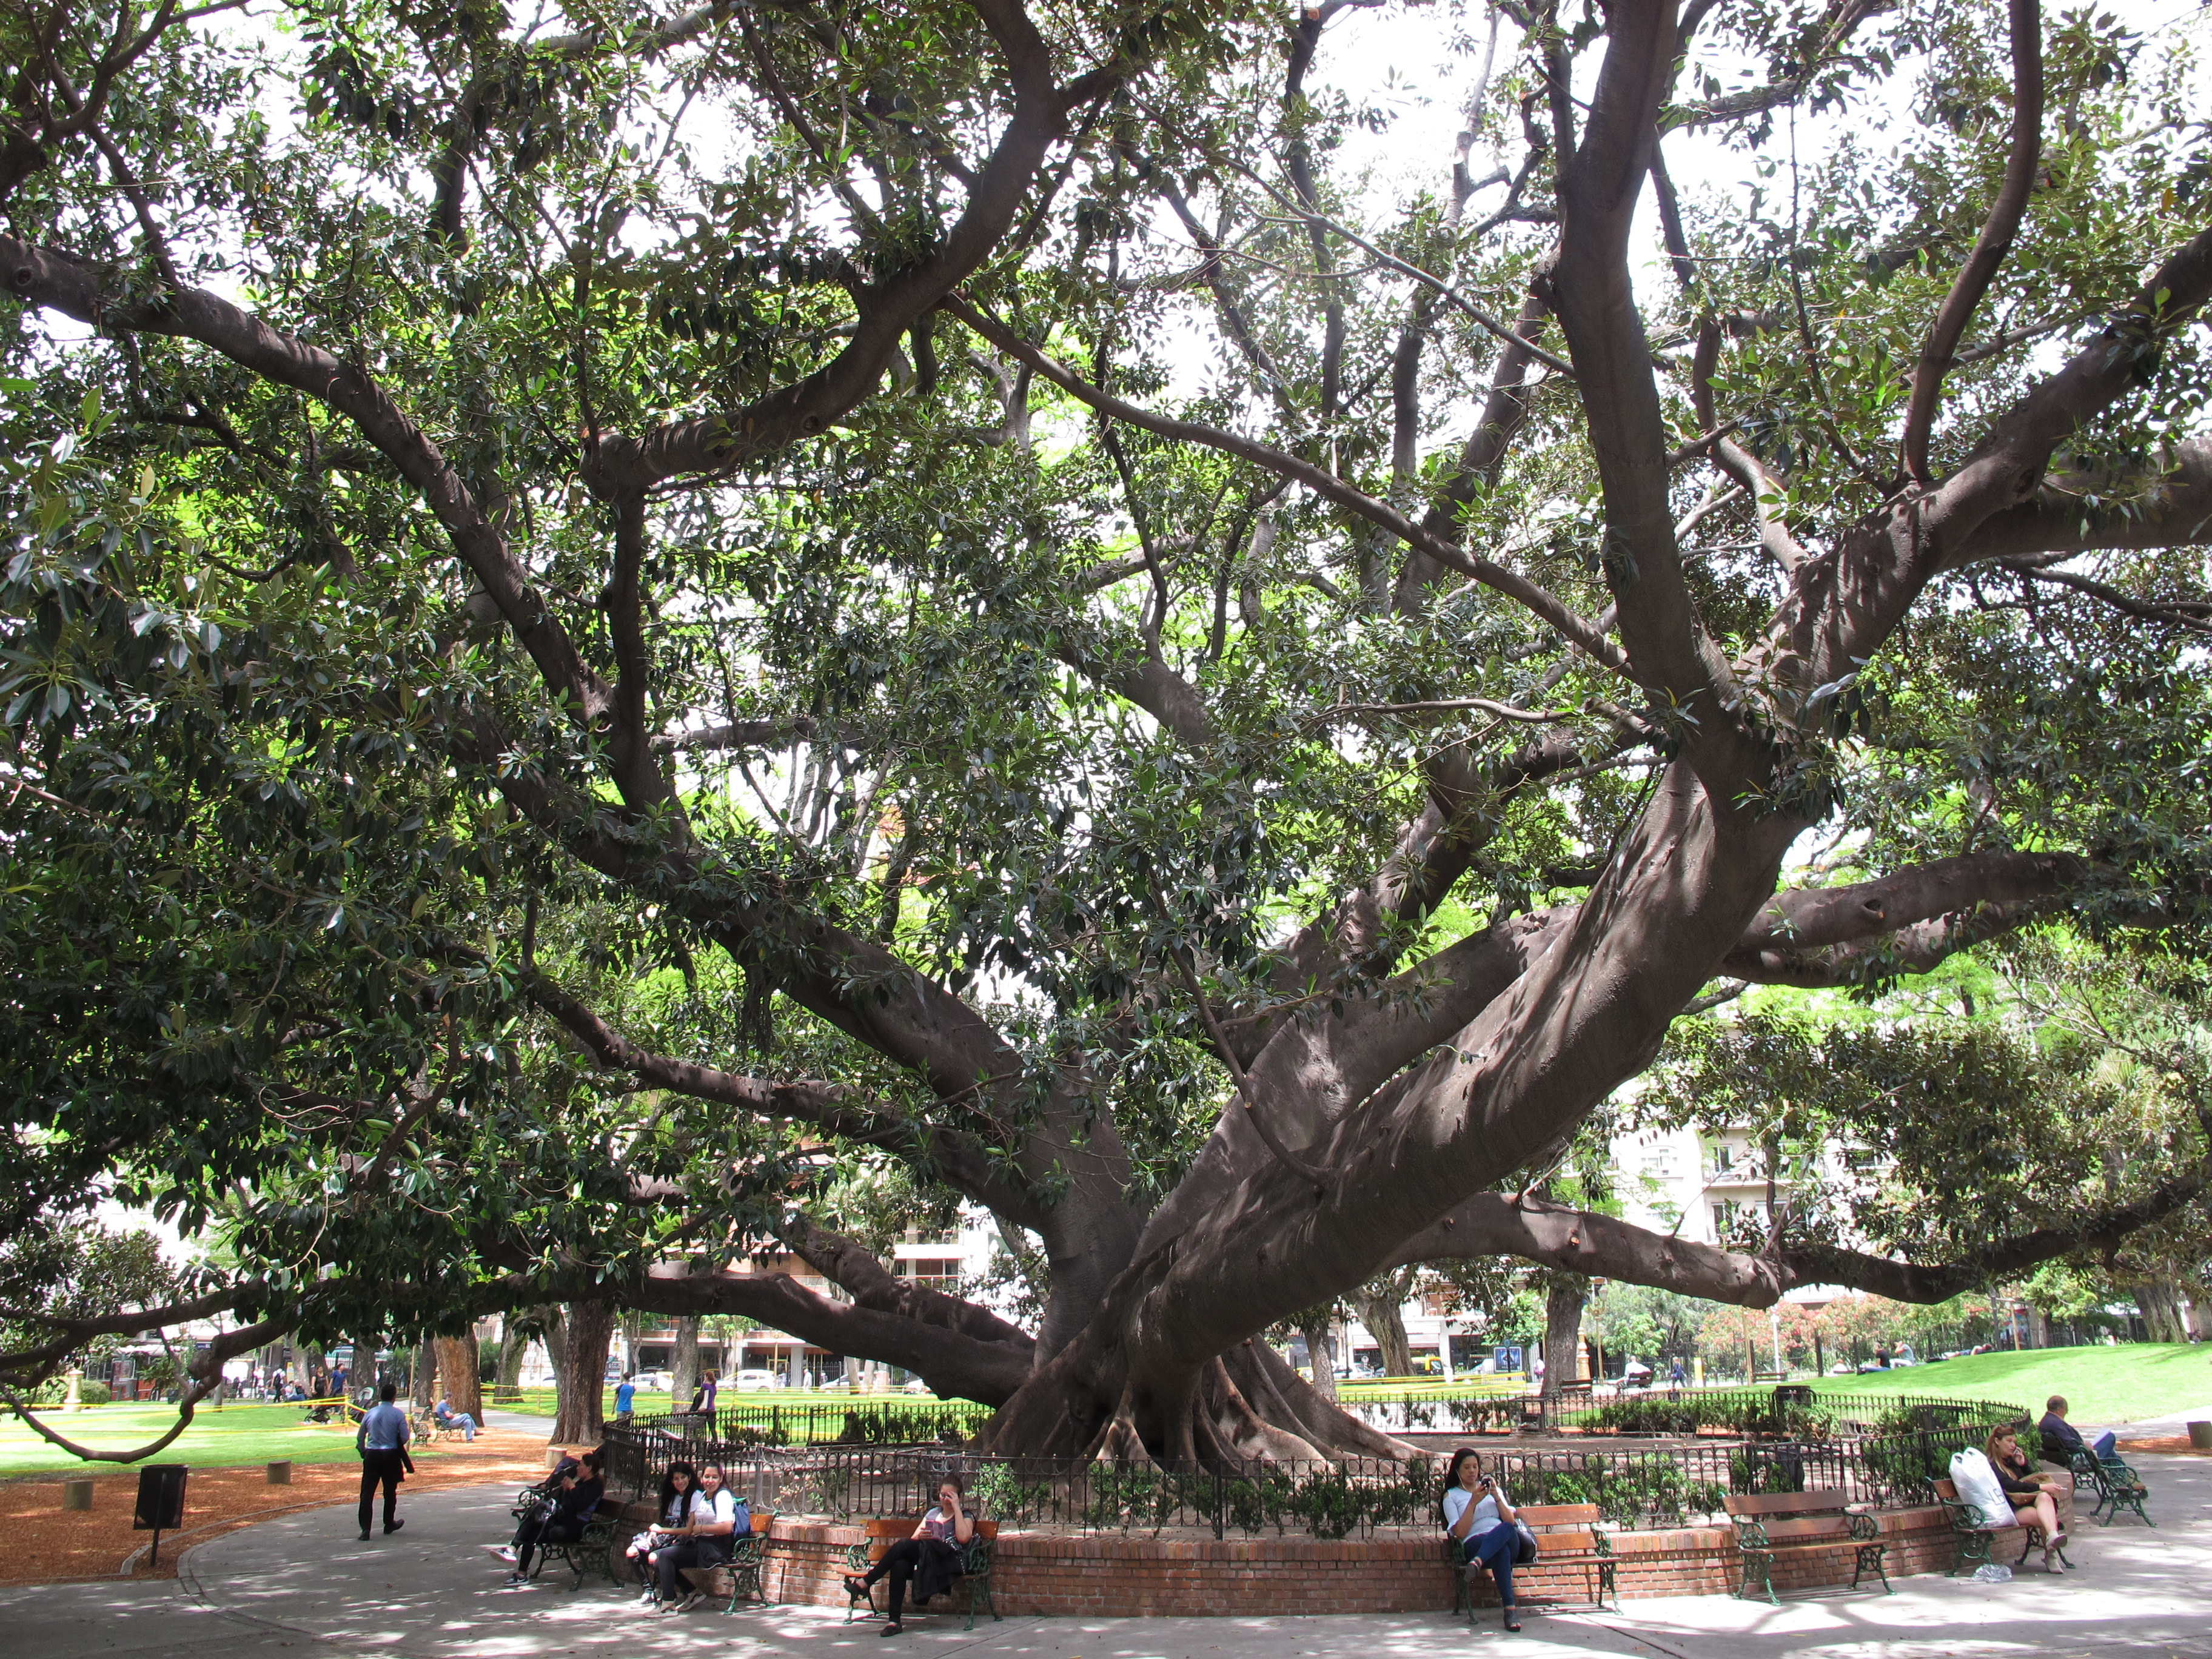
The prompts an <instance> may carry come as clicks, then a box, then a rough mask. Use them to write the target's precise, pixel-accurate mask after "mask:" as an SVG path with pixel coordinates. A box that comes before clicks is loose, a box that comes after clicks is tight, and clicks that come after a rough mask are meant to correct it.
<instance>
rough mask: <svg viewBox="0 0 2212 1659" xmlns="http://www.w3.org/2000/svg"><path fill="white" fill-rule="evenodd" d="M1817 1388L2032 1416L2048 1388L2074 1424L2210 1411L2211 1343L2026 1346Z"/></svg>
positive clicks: (1826, 1381) (1832, 1380) (1827, 1381)
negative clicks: (1993, 1404) (1948, 1401)
mask: <svg viewBox="0 0 2212 1659" xmlns="http://www.w3.org/2000/svg"><path fill="white" fill-rule="evenodd" d="M1820 1389H1821V1390H1822V1392H1824V1393H1826V1392H1830V1391H1832V1392H1835V1393H1838V1394H1923V1395H1948V1396H1951V1397H1954V1398H1956V1399H1960V1400H2003V1401H2011V1402H2012V1403H2013V1404H2015V1405H2018V1406H2023V1407H2027V1410H2028V1411H2029V1413H2031V1414H2033V1415H2034V1416H2037V1417H2040V1416H2041V1415H2042V1414H2043V1402H2044V1401H2045V1400H2047V1399H2048V1398H2050V1396H2051V1395H2054V1394H2063V1395H2065V1396H2066V1398H2067V1401H2068V1402H2069V1404H2070V1406H2071V1407H2072V1409H2071V1410H2070V1411H2069V1413H2068V1416H2069V1418H2070V1419H2072V1420H2073V1421H2074V1422H2075V1423H2088V1424H2099V1423H2132V1422H2140V1421H2142V1419H2145V1418H2148V1417H2166V1416H2168V1415H2171V1414H2172V1413H2175V1412H2186V1411H2197V1410H2203V1411H2205V1412H2206V1413H2207V1414H2208V1415H2212V1345H2207V1346H2190V1345H2189V1344H2187V1343H2181V1342H2131V1343H2126V1344H2123V1345H2122V1346H2119V1347H2117V1348H2100V1347H2091V1348H2031V1349H2029V1350H2028V1351H2027V1352H2025V1353H1978V1354H1971V1355H1968V1356H1967V1357H1966V1358H1961V1359H1946V1360H1942V1361H1941V1362H1939V1363H1938V1364H1933V1365H1911V1366H1906V1367H1904V1368H1903V1369H1901V1370H1891V1371H1877V1372H1874V1373H1872V1374H1870V1375H1868V1376H1828V1377H1823V1378H1821V1379H1820Z"/></svg>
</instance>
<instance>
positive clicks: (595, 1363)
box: [551, 1297, 615, 1446]
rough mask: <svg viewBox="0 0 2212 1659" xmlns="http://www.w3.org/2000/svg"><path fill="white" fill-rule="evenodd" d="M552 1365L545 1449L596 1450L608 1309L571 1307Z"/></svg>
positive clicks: (611, 1319)
mask: <svg viewBox="0 0 2212 1659" xmlns="http://www.w3.org/2000/svg"><path fill="white" fill-rule="evenodd" d="M562 1325H563V1328H562V1333H561V1347H560V1350H559V1352H558V1354H557V1356H556V1359H555V1361H554V1364H555V1369H556V1372H557V1373H558V1377H559V1384H558V1386H559V1395H558V1398H557V1400H556V1410H555V1415H554V1419H553V1433H552V1436H551V1443H553V1444H555V1445H556V1446H596V1445H598V1444H599V1438H600V1437H601V1436H602V1435H603V1434H604V1433H605V1431H606V1417H605V1401H606V1376H607V1346H608V1343H609V1342H610V1340H611V1339H612V1338H613V1335H614V1328H615V1315H614V1309H613V1307H612V1305H611V1304H608V1303H605V1302H603V1301H600V1300H599V1299H597V1298H596V1297H594V1298H591V1299H587V1300H584V1301H578V1302H571V1303H570V1304H568V1316H567V1318H566V1319H565V1320H564V1321H563V1322H562Z"/></svg>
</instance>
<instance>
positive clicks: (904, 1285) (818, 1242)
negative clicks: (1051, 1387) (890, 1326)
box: [775, 1210, 1034, 1349]
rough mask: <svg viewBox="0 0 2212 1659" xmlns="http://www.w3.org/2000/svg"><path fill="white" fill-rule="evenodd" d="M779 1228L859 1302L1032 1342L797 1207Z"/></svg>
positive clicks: (1021, 1343)
mask: <svg viewBox="0 0 2212 1659" xmlns="http://www.w3.org/2000/svg"><path fill="white" fill-rule="evenodd" d="M1001 1225H1004V1224H1001ZM775 1231H776V1235H777V1237H780V1238H781V1239H782V1240H783V1242H784V1243H786V1244H787V1245H789V1246H790V1247H791V1252H792V1254H793V1255H796V1256H798V1257H799V1259H800V1260H802V1261H805V1262H806V1263H807V1264H808V1265H809V1266H810V1267H813V1268H815V1269H816V1270H817V1271H818V1272H819V1273H821V1274H822V1276H823V1278H824V1279H828V1280H829V1282H830V1283H831V1284H833V1285H842V1287H843V1288H844V1289H845V1290H846V1291H848V1293H849V1294H850V1295H851V1297H852V1298H853V1301H854V1304H856V1305H857V1306H860V1307H863V1308H872V1309H874V1310H877V1311H878V1312H879V1313H889V1314H897V1315H899V1316H901V1317H902V1318H906V1319H913V1320H918V1321H920V1322H921V1323H922V1324H925V1325H939V1326H942V1327H944V1328H945V1329H946V1330H950V1331H957V1332H958V1333H959V1334H962V1335H963V1336H972V1337H974V1338H975V1339H976V1340H979V1341H984V1342H1004V1343H1008V1344H1011V1345H1012V1346H1017V1347H1020V1348H1024V1349H1027V1348H1030V1347H1031V1346H1034V1342H1033V1340H1032V1339H1031V1337H1030V1334H1029V1333H1028V1332H1027V1331H1025V1330H1024V1329H1022V1328H1021V1327H1020V1326H1018V1325H1015V1324H1012V1323H1010V1322H1007V1321H1006V1320H1004V1319H1001V1318H1000V1317H999V1316H998V1315H996V1314H994V1313H993V1312H992V1311H991V1310H989V1309H988V1308H985V1307H981V1306H979V1305H978V1304H975V1303H973V1302H970V1301H969V1300H967V1299H966V1298H965V1297H957V1296H947V1295H946V1294H945V1292H943V1291H933V1290H932V1289H930V1288H929V1287H928V1286H927V1285H917V1284H915V1282H914V1281H913V1280H911V1279H901V1278H899V1277H898V1276H897V1275H896V1274H895V1273H890V1272H889V1271H888V1270H886V1269H885V1267H884V1264H883V1263H882V1262H880V1261H877V1260H876V1258H875V1255H873V1253H872V1252H871V1251H869V1250H868V1249H866V1248H865V1247H863V1246H862V1245H861V1244H860V1243H857V1242H856V1241H854V1240H853V1239H850V1238H847V1237H845V1236H844V1235H843V1234H842V1233H837V1232H833V1231H830V1230H829V1228H827V1227H824V1226H823V1225H821V1224H819V1223H818V1222H817V1221H815V1220H813V1219H812V1218H810V1217H808V1216H807V1215H805V1214H804V1213H803V1212H799V1211H797V1210H793V1211H789V1212H787V1213H786V1214H785V1216H784V1218H783V1219H782V1220H781V1222H779V1223H778V1224H777V1225H776V1229H775Z"/></svg>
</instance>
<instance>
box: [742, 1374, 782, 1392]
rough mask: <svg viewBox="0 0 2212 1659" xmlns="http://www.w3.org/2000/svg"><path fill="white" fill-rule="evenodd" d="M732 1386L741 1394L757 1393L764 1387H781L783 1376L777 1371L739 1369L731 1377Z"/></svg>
mask: <svg viewBox="0 0 2212 1659" xmlns="http://www.w3.org/2000/svg"><path fill="white" fill-rule="evenodd" d="M730 1386H731V1387H732V1388H733V1389H737V1390H738V1393H740V1394H755V1393H757V1392H759V1391H760V1390H761V1389H780V1388H781V1387H782V1386H783V1376H782V1375H781V1373H780V1372H777V1371H739V1372H738V1374H737V1375H736V1376H733V1377H732V1378H731V1379H730Z"/></svg>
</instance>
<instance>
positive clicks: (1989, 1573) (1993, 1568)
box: [1974, 1561, 2012, 1584]
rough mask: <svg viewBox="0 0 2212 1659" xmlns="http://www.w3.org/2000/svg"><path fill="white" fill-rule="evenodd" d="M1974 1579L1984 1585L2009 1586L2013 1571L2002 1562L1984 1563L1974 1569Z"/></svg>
mask: <svg viewBox="0 0 2212 1659" xmlns="http://www.w3.org/2000/svg"><path fill="white" fill-rule="evenodd" d="M1974 1577H1976V1578H1978V1580H1980V1581H1981V1582H1982V1583H1984V1584H2009V1583H2012V1569H2011V1568H2010V1567H2008V1566H2006V1565H2004V1564H2003V1563H2002V1562H2001V1561H1984V1562H1983V1563H1982V1565H1980V1566H1978V1567H1976V1568H1975V1569H1974Z"/></svg>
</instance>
